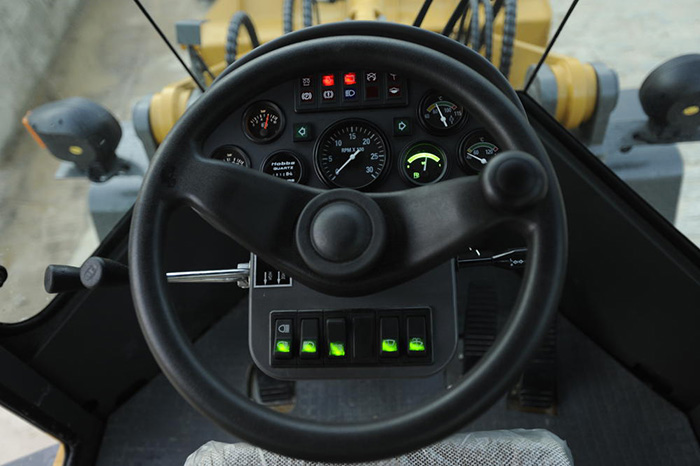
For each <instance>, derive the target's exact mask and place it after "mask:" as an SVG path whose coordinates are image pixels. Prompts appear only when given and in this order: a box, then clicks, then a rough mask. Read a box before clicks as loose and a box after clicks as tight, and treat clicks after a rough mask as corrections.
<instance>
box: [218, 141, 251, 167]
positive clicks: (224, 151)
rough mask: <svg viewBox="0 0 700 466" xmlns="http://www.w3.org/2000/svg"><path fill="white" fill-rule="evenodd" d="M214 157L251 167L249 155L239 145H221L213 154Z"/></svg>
mask: <svg viewBox="0 0 700 466" xmlns="http://www.w3.org/2000/svg"><path fill="white" fill-rule="evenodd" d="M211 158H212V159H216V160H223V161H224V162H228V163H234V164H236V165H242V166H244V167H250V159H249V158H248V155H247V154H246V153H245V152H244V151H243V149H241V148H240V147H238V146H230V145H226V146H221V147H218V148H217V149H215V150H214V152H212V154H211Z"/></svg>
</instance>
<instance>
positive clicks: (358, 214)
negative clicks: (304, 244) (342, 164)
mask: <svg viewBox="0 0 700 466" xmlns="http://www.w3.org/2000/svg"><path fill="white" fill-rule="evenodd" d="M371 240H372V222H371V221H370V219H369V217H368V216H367V214H366V213H365V211H364V210H363V209H362V208H361V207H359V206H358V205H356V204H353V203H351V202H347V201H338V202H333V203H331V204H328V205H326V206H324V207H322V208H321V210H319V211H318V213H317V214H316V216H315V217H314V219H313V220H312V221H311V244H312V245H313V247H314V249H315V250H316V252H317V253H318V254H319V255H320V256H321V257H323V258H324V259H327V260H329V261H333V262H347V261H350V260H353V259H356V258H357V257H359V256H360V255H361V254H362V253H363V252H364V251H365V250H366V249H367V247H368V246H369V244H370V242H371Z"/></svg>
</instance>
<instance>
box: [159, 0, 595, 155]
mask: <svg viewBox="0 0 700 466" xmlns="http://www.w3.org/2000/svg"><path fill="white" fill-rule="evenodd" d="M283 2H284V0H265V1H260V0H217V1H215V2H214V3H213V4H212V6H211V8H210V9H209V11H208V13H207V15H206V17H205V18H204V21H203V22H202V24H201V26H200V44H199V45H196V46H194V48H195V50H196V51H197V52H198V53H199V55H200V56H201V57H202V59H203V61H204V63H205V64H206V65H207V67H208V68H209V70H210V71H211V72H212V74H214V75H215V76H216V75H218V74H219V73H220V72H221V71H223V69H224V68H225V67H226V61H225V54H226V36H227V31H228V25H229V20H230V19H231V17H232V16H233V15H234V13H236V12H237V11H245V12H247V13H248V15H249V16H250V17H251V18H252V20H253V23H254V24H255V27H256V31H257V34H258V39H259V40H260V42H261V43H265V42H268V41H270V40H273V39H275V38H276V37H278V36H280V35H281V34H283V32H284V31H283V22H282V9H283ZM301 3H302V2H301V1H297V2H296V3H295V7H296V8H297V11H295V15H294V19H295V23H294V29H295V30H296V29H300V28H301V27H303V25H302V11H301V8H302V6H301ZM422 4H423V0H409V1H407V0H345V1H336V2H335V3H321V2H319V3H318V10H319V16H320V18H321V20H322V22H323V23H330V22H335V21H345V20H348V19H351V20H377V19H384V20H387V21H391V22H397V23H402V24H412V23H413V20H414V19H415V17H416V14H417V12H418V11H419V9H420V7H421V6H422ZM457 4H458V0H450V1H436V2H434V3H433V4H432V5H431V7H430V9H429V10H428V14H427V15H426V17H425V19H424V21H423V24H422V27H423V28H424V29H428V30H431V31H434V32H441V31H442V29H443V27H444V25H445V23H446V22H447V19H448V18H449V17H450V15H451V14H452V12H453V11H454V9H455V7H456V6H457ZM479 17H480V19H482V20H483V18H484V15H483V14H481V15H480V16H479ZM504 18H505V14H504V11H503V10H501V11H500V12H499V14H498V16H497V17H496V18H495V20H494V34H493V57H492V61H493V63H494V64H496V65H498V64H499V63H500V55H501V44H502V35H501V33H502V31H503V23H504ZM551 21H552V9H551V7H550V5H549V0H519V2H518V14H517V22H516V33H515V41H514V43H513V50H514V52H513V58H512V64H511V72H510V82H511V84H512V85H513V87H515V88H516V89H519V88H522V87H523V86H524V84H525V77H526V74H527V71H528V69H529V68H530V67H531V66H532V65H534V64H535V63H537V61H538V60H539V59H540V57H541V56H542V54H543V53H544V47H545V46H546V44H547V41H548V39H549V31H550V27H551ZM251 46H252V44H251V42H250V39H249V38H248V36H247V34H246V33H245V32H244V31H242V32H241V34H240V37H239V40H238V56H239V57H240V56H241V55H244V54H246V53H248V52H249V51H250V50H251ZM482 52H483V50H482ZM546 64H547V65H549V66H550V68H551V69H552V72H553V73H554V75H555V77H556V79H557V94H558V100H557V108H556V114H555V116H556V118H557V120H559V121H560V122H561V123H562V124H563V125H565V126H566V127H567V128H575V127H577V126H579V125H580V124H582V123H584V122H585V121H587V120H588V119H589V118H590V117H591V115H592V114H593V111H594V110H595V104H596V96H597V81H596V74H595V71H594V70H593V67H592V66H591V65H589V64H585V63H581V62H580V61H578V60H576V59H575V58H571V57H566V56H562V55H557V54H550V55H549V56H548V57H547V60H546ZM210 83H211V78H210V77H208V76H205V84H206V85H209V84H210ZM196 87H197V86H196V85H195V83H194V82H193V81H192V80H191V79H190V78H187V79H183V80H181V81H178V82H175V83H172V84H170V85H168V86H166V87H165V88H163V89H162V90H161V91H160V92H158V93H156V94H155V95H154V96H153V97H152V99H151V105H150V108H149V119H150V124H151V132H152V134H153V138H154V139H155V141H156V143H158V144H160V143H161V142H162V141H163V139H164V138H165V136H166V135H167V134H168V132H169V131H170V129H171V128H172V127H173V125H174V124H175V122H176V121H177V120H178V119H179V118H180V116H182V114H183V113H184V111H185V109H186V108H187V102H188V101H189V99H190V97H191V95H192V92H193V91H194V90H195V89H196Z"/></svg>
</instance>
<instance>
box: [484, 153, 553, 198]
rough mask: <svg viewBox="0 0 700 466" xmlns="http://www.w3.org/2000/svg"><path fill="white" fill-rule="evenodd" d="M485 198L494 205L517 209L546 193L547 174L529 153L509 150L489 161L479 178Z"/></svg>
mask: <svg viewBox="0 0 700 466" xmlns="http://www.w3.org/2000/svg"><path fill="white" fill-rule="evenodd" d="M481 182H482V186H483V188H484V194H485V196H486V199H487V200H488V201H489V202H490V203H491V205H493V206H494V207H497V208H501V209H503V210H507V211H518V210H523V209H526V208H528V207H532V206H533V205H535V204H536V203H538V202H539V201H541V200H542V199H543V198H544V196H545V195H546V194H547V174H546V173H545V171H544V167H542V164H541V163H540V162H539V161H538V160H537V159H536V158H534V157H533V156H531V155H530V154H527V153H525V152H520V151H508V152H505V153H502V154H501V155H499V156H498V157H495V158H494V159H493V160H491V161H490V162H489V164H488V165H487V166H486V169H485V170H484V172H483V174H482V178H481Z"/></svg>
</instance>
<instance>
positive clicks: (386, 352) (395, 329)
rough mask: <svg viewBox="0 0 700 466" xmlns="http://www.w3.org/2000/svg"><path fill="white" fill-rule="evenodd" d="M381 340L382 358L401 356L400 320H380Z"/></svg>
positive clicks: (383, 318)
mask: <svg viewBox="0 0 700 466" xmlns="http://www.w3.org/2000/svg"><path fill="white" fill-rule="evenodd" d="M379 338H380V349H381V353H380V354H381V356H382V357H383V358H385V357H389V358H395V357H398V356H399V318H398V317H382V318H381V319H379Z"/></svg>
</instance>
